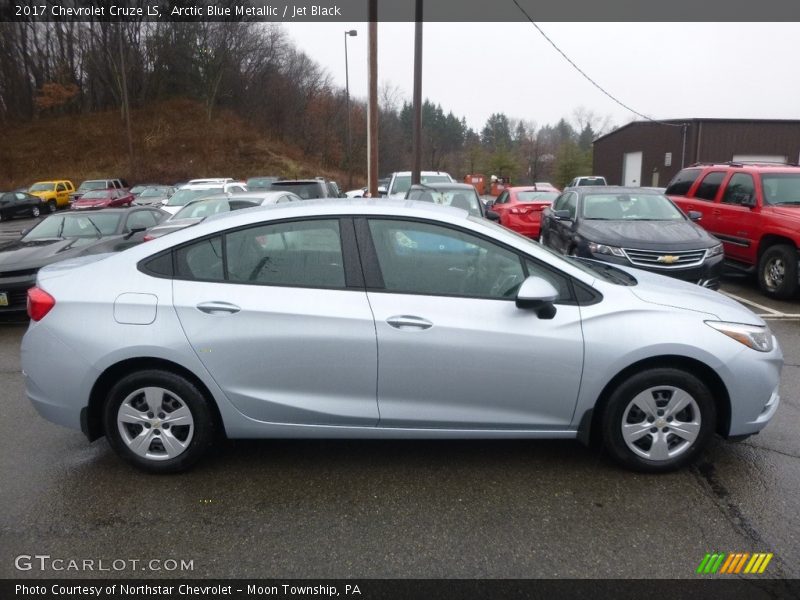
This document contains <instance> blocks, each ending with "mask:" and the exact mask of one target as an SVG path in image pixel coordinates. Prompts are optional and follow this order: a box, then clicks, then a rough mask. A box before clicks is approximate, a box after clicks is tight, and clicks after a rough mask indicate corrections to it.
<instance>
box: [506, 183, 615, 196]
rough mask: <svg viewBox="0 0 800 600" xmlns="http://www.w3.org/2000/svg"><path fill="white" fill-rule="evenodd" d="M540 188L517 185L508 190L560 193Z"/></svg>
mask: <svg viewBox="0 0 800 600" xmlns="http://www.w3.org/2000/svg"><path fill="white" fill-rule="evenodd" d="M540 187H541V186H536V185H515V186H513V187H507V188H506V189H507V190H508V191H509V192H543V193H547V194H557V193H558V190H556V189H547V190H542V189H539V188H540ZM598 187H599V186H598Z"/></svg>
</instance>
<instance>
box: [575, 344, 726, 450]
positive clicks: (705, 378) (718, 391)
mask: <svg viewBox="0 0 800 600" xmlns="http://www.w3.org/2000/svg"><path fill="white" fill-rule="evenodd" d="M655 368H675V369H681V370H683V371H687V372H688V373H691V374H692V375H694V376H696V377H698V378H699V379H700V380H701V381H702V382H703V383H704V384H705V385H707V386H708V389H709V391H710V392H711V395H712V397H713V398H714V405H715V407H716V409H717V425H716V432H717V433H718V434H719V435H721V436H723V437H728V432H729V431H730V424H731V399H730V394H728V389H727V388H726V387H725V383H724V382H723V381H722V379H721V378H720V376H719V375H718V374H717V372H716V371H714V369H712V368H711V367H709V366H708V365H707V364H705V363H704V362H702V361H699V360H697V359H694V358H689V357H686V356H677V355H663V356H651V357H649V358H645V359H642V360H640V361H638V362H635V363H633V364H632V365H629V366H627V367H626V368H624V369H623V370H622V371H620V372H619V373H617V374H616V375H614V377H612V378H611V380H610V381H609V382H608V383H607V384H606V385H605V387H604V388H603V391H602V392H600V396H599V398H598V399H597V402H596V403H595V405H594V407H593V408H590V409H589V410H588V411H586V413H584V415H583V417H582V418H581V421H580V425H579V426H578V439H579V440H581V441H582V442H583V443H585V444H587V445H593V446H594V445H596V444H599V443H600V442H601V439H600V437H601V425H600V423H601V418H602V416H603V411H605V408H606V405H607V404H608V401H609V398H610V397H611V394H612V393H613V391H614V390H615V389H616V388H617V387H618V386H619V385H620V384H621V383H622V382H623V381H625V380H626V379H628V378H629V377H631V376H633V375H635V374H636V373H640V372H642V371H646V370H647V369H655Z"/></svg>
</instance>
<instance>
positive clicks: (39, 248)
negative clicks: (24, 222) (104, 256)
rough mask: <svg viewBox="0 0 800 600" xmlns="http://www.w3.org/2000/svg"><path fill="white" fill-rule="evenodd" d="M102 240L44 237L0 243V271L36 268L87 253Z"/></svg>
mask: <svg viewBox="0 0 800 600" xmlns="http://www.w3.org/2000/svg"><path fill="white" fill-rule="evenodd" d="M101 241H102V240H99V239H96V238H90V239H85V238H78V239H66V240H65V239H44V240H36V241H29V242H23V241H22V240H14V241H12V242H7V243H5V244H0V271H17V270H23V269H36V268H39V267H43V266H44V265H47V264H50V263H53V262H56V261H59V260H64V259H65V258H72V257H75V256H80V255H81V254H87V253H90V252H91V249H92V247H94V246H96V245H97V244H98V243H100V242H101Z"/></svg>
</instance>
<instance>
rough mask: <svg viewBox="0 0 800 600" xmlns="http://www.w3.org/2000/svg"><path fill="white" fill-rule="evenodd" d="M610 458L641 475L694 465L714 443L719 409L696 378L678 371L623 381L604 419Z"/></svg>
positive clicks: (653, 371) (654, 371) (656, 372)
mask: <svg viewBox="0 0 800 600" xmlns="http://www.w3.org/2000/svg"><path fill="white" fill-rule="evenodd" d="M602 425H603V427H602V430H603V440H604V443H605V446H606V448H607V449H608V451H609V453H610V454H611V456H612V457H613V458H614V459H615V460H616V461H617V462H619V463H621V464H622V465H623V466H626V467H628V468H630V469H634V470H637V471H645V472H651V473H658V472H664V471H672V470H674V469H678V468H680V467H682V466H684V465H686V464H688V463H690V462H692V461H693V460H694V459H695V458H696V457H697V455H698V454H699V453H700V452H701V451H702V450H703V448H704V447H705V446H706V445H707V444H708V442H709V440H710V439H711V436H712V434H713V433H714V429H715V427H716V408H715V405H714V399H713V397H712V395H711V392H710V391H709V389H708V388H707V387H706V385H705V384H704V383H703V382H702V381H700V379H698V378H697V377H696V376H695V375H693V374H691V373H689V372H687V371H683V370H680V369H673V368H659V369H649V370H646V371H641V372H639V373H637V374H635V375H633V376H631V377H629V378H628V379H626V380H625V381H623V382H622V383H621V384H620V385H619V386H618V387H617V388H616V389H615V390H614V392H613V393H612V394H611V396H610V397H609V401H608V404H607V405H606V407H605V410H604V412H603V415H602Z"/></svg>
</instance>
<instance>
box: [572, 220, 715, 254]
mask: <svg viewBox="0 0 800 600" xmlns="http://www.w3.org/2000/svg"><path fill="white" fill-rule="evenodd" d="M578 234H579V235H581V236H582V237H584V238H585V239H587V240H589V241H592V242H596V243H598V244H607V245H609V246H619V247H623V248H630V247H635V248H639V249H641V250H692V249H696V248H711V247H712V246H716V245H717V244H719V241H717V240H716V239H715V238H713V237H711V236H710V235H709V234H708V233H706V231H705V230H704V229H703V228H701V227H699V226H698V225H695V224H694V223H692V222H690V221H684V220H681V221H582V222H581V224H580V225H579V226H578Z"/></svg>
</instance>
